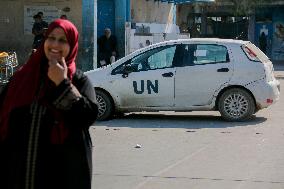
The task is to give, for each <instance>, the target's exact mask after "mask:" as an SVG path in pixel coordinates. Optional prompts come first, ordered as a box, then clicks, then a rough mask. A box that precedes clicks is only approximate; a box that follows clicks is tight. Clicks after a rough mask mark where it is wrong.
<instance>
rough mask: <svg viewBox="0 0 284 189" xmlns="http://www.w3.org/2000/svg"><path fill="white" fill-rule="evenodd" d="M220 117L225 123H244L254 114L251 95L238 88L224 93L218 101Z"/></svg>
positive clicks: (253, 103)
mask: <svg viewBox="0 0 284 189" xmlns="http://www.w3.org/2000/svg"><path fill="white" fill-rule="evenodd" d="M218 109H219V112H220V113H221V116H222V117H223V118H224V119H225V120H227V121H245V120H247V119H249V118H250V117H251V116H252V115H253V114H254V113H255V109H256V108H255V102H254V99H253V97H252V95H251V94H249V93H248V92H247V91H246V90H244V89H240V88H233V89H229V90H227V91H225V92H224V93H223V94H222V95H221V96H220V99H219V101H218Z"/></svg>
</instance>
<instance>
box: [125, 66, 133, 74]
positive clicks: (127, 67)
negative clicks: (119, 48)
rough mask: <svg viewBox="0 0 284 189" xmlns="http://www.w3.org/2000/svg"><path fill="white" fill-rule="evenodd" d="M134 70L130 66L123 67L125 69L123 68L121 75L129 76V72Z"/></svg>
mask: <svg viewBox="0 0 284 189" xmlns="http://www.w3.org/2000/svg"><path fill="white" fill-rule="evenodd" d="M134 71H135V70H134V69H133V66H131V65H129V64H128V65H125V67H124V68H123V73H124V74H129V73H131V72H134Z"/></svg>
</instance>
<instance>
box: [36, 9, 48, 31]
mask: <svg viewBox="0 0 284 189" xmlns="http://www.w3.org/2000/svg"><path fill="white" fill-rule="evenodd" d="M37 14H38V15H39V16H40V19H41V23H42V25H43V28H48V23H47V22H46V21H44V20H43V12H41V11H40V12H38V13H37Z"/></svg>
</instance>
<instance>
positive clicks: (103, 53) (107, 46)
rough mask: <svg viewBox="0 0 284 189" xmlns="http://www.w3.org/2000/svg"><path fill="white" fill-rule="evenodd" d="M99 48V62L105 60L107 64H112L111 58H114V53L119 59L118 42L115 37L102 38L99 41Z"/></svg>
mask: <svg viewBox="0 0 284 189" xmlns="http://www.w3.org/2000/svg"><path fill="white" fill-rule="evenodd" d="M98 47H99V49H98V50H99V54H98V57H99V60H105V61H106V63H107V64H110V57H111V56H112V52H115V53H116V59H117V57H118V52H117V40H116V37H115V36H114V35H111V36H110V37H109V38H107V37H106V36H105V35H103V36H101V37H100V38H99V39H98Z"/></svg>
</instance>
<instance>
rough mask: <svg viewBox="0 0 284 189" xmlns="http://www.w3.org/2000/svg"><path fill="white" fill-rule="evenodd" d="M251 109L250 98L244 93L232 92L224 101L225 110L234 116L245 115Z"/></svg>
mask: <svg viewBox="0 0 284 189" xmlns="http://www.w3.org/2000/svg"><path fill="white" fill-rule="evenodd" d="M248 109H249V102H248V99H247V98H246V97H245V96H244V95H242V94H239V93H238V94H231V95H229V96H228V97H227V98H226V99H225V101H224V110H225V112H226V113H227V114H228V115H230V117H232V118H235V119H237V118H240V117H242V116H244V115H245V114H246V113H247V112H248Z"/></svg>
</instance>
